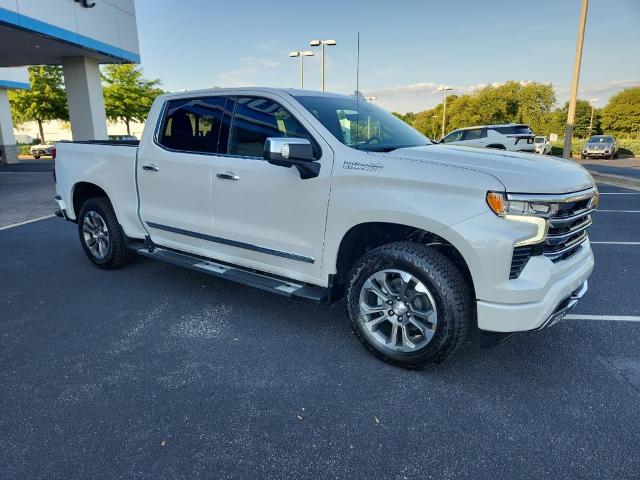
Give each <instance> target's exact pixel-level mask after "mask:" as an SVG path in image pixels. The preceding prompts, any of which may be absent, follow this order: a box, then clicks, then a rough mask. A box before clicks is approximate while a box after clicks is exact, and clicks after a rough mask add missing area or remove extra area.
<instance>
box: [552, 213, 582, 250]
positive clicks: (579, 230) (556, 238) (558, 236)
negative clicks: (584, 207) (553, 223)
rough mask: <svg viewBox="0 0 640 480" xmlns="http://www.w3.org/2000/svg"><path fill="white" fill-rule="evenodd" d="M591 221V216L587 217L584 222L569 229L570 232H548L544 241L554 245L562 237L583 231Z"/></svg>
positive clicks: (562, 238)
mask: <svg viewBox="0 0 640 480" xmlns="http://www.w3.org/2000/svg"><path fill="white" fill-rule="evenodd" d="M592 223H593V221H592V220H591V218H589V219H588V220H587V221H586V222H585V223H583V224H582V225H580V226H579V227H578V228H575V229H573V230H571V231H570V232H567V233H562V234H559V235H551V234H548V235H547V238H546V239H545V242H547V243H548V244H549V245H556V244H558V243H562V241H563V240H564V239H566V238H569V237H572V236H573V235H575V234H577V233H580V232H584V231H585V230H586V229H587V228H589V227H590V226H591V224H592Z"/></svg>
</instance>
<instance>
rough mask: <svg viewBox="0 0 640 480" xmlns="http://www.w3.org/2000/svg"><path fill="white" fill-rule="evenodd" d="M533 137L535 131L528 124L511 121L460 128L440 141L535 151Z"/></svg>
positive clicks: (513, 150)
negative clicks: (508, 122)
mask: <svg viewBox="0 0 640 480" xmlns="http://www.w3.org/2000/svg"><path fill="white" fill-rule="evenodd" d="M533 139H534V135H533V132H532V131H531V128H529V126H528V125H522V124H519V123H510V124H505V125H484V126H478V127H469V128H460V129H458V130H454V131H453V132H451V133H450V134H449V135H447V136H446V137H444V138H443V139H442V140H441V141H440V143H450V144H452V145H464V146H467V147H485V148H497V149H499V150H509V151H511V152H534V151H535V147H534V144H533Z"/></svg>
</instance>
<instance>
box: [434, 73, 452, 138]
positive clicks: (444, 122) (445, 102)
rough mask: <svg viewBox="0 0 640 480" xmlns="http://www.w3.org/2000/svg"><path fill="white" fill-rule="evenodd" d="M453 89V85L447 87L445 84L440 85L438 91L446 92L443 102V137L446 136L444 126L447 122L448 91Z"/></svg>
mask: <svg viewBox="0 0 640 480" xmlns="http://www.w3.org/2000/svg"><path fill="white" fill-rule="evenodd" d="M451 90H453V88H451V87H446V86H444V85H440V86H439V87H438V91H439V92H443V93H444V100H443V102H442V137H441V139H442V138H444V133H445V132H444V126H445V124H446V123H447V92H450V91H451Z"/></svg>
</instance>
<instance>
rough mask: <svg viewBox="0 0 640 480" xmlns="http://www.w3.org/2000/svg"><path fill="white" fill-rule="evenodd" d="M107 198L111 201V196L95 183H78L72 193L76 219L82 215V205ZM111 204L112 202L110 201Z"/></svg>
mask: <svg viewBox="0 0 640 480" xmlns="http://www.w3.org/2000/svg"><path fill="white" fill-rule="evenodd" d="M97 197H106V198H107V200H109V195H108V194H107V192H105V191H104V189H103V188H101V187H99V186H98V185H96V184H95V183H91V182H78V183H76V184H75V185H74V186H73V189H72V191H71V201H72V205H73V212H74V214H75V217H76V219H77V218H78V215H80V209H81V208H82V205H83V204H84V203H85V202H86V201H87V200H89V199H91V198H97ZM109 202H111V201H110V200H109Z"/></svg>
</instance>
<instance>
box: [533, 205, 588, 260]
mask: <svg viewBox="0 0 640 480" xmlns="http://www.w3.org/2000/svg"><path fill="white" fill-rule="evenodd" d="M591 198H592V197H589V198H582V199H578V200H574V201H568V202H564V203H560V204H559V205H560V206H559V208H558V212H557V213H556V214H555V215H554V216H552V217H551V218H550V219H549V232H548V233H547V238H546V239H545V241H544V242H543V243H542V246H543V250H542V254H543V255H544V256H545V257H547V258H549V259H550V260H551V261H553V262H559V261H561V260H566V259H567V258H569V257H572V256H573V255H575V254H576V253H578V251H580V249H581V248H582V244H583V243H584V242H585V240H587V238H588V237H587V229H588V228H589V227H590V226H591V223H592V221H591V212H593V210H594V209H593V208H591Z"/></svg>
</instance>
